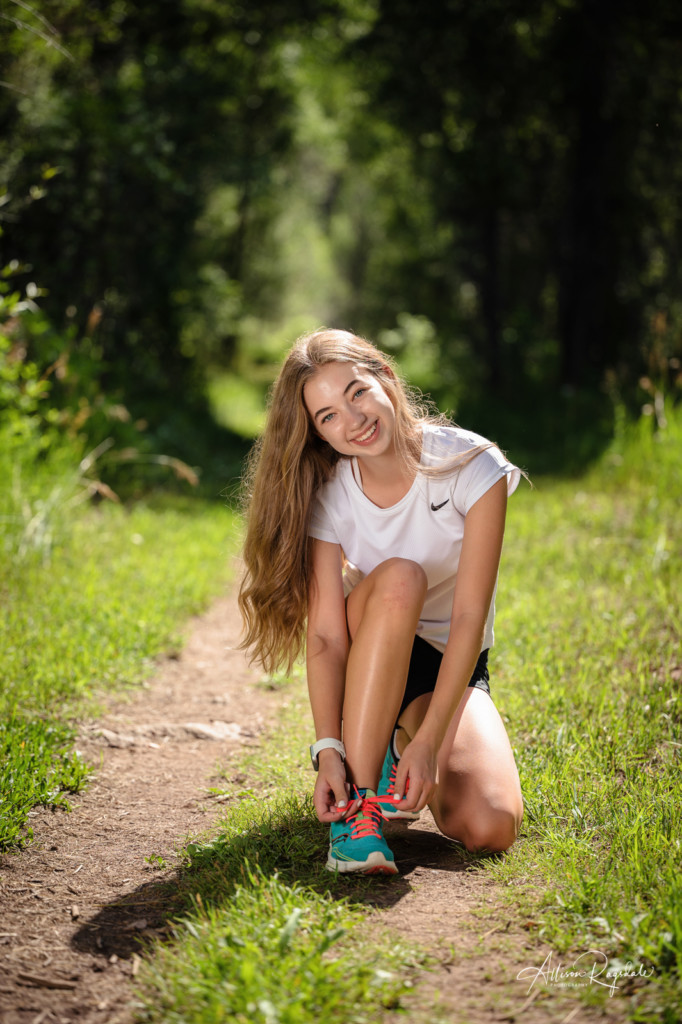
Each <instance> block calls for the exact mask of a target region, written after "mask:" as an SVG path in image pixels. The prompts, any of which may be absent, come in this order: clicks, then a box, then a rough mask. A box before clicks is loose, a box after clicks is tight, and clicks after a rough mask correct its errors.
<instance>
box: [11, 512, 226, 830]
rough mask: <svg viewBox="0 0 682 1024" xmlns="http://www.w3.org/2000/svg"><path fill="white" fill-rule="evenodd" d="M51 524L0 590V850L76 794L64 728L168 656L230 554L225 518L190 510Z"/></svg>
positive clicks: (77, 775) (98, 515) (80, 773)
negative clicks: (35, 817) (43, 541)
mask: <svg viewBox="0 0 682 1024" xmlns="http://www.w3.org/2000/svg"><path fill="white" fill-rule="evenodd" d="M53 518H54V519H55V522H54V523H52V524H51V531H52V535H53V537H54V539H53V540H52V542H51V544H50V546H49V549H48V550H45V548H44V547H43V546H42V545H41V546H40V547H39V548H37V549H29V550H28V551H27V553H26V554H25V555H24V556H23V557H14V558H13V559H12V560H11V561H10V562H9V563H8V564H7V568H6V571H5V574H4V576H3V578H2V580H0V600H1V601H2V604H3V607H4V613H3V616H2V618H1V619H0V653H1V660H0V722H1V723H2V725H0V749H1V751H2V768H1V769H0V772H1V774H0V781H2V788H1V790H0V794H1V795H0V849H8V848H11V847H13V846H16V845H18V844H21V843H22V842H25V841H26V840H27V839H29V838H30V836H31V831H30V829H26V828H25V825H26V822H27V816H28V814H29V812H30V810H31V808H32V807H33V806H35V805H37V804H42V805H46V806H57V805H59V804H61V805H64V804H65V800H64V797H63V793H64V791H67V792H77V791H78V790H79V789H80V788H82V786H83V785H84V784H85V782H86V780H87V776H88V770H87V768H86V767H85V765H84V764H83V763H82V761H81V759H80V757H79V755H78V753H77V752H76V751H74V750H73V749H72V747H73V738H74V729H73V724H72V723H73V721H74V719H75V718H76V717H77V716H83V715H87V714H93V713H94V712H95V711H96V709H97V702H98V700H99V699H100V698H101V697H102V696H103V695H104V694H105V693H109V692H112V691H118V692H121V691H122V690H124V689H125V688H127V687H130V686H132V685H134V684H137V683H140V682H141V681H142V680H143V679H144V678H145V676H147V675H149V673H150V671H151V668H152V661H153V659H154V658H155V657H156V656H157V655H158V654H159V653H161V652H162V651H168V650H170V649H172V648H174V647H175V648H177V647H178V646H179V644H180V643H181V628H182V625H183V624H184V622H185V620H186V619H187V618H188V617H189V616H190V615H191V614H193V613H195V612H197V611H199V610H200V608H202V607H203V606H204V605H205V604H206V602H207V601H208V600H209V599H210V598H211V597H212V596H214V595H215V594H216V593H217V592H218V591H219V590H220V588H221V587H223V586H224V585H225V583H226V581H227V579H228V577H229V575H230V564H229V559H230V555H231V554H232V553H233V552H234V551H235V549H236V537H237V524H236V522H235V519H234V517H233V515H232V513H230V512H229V511H228V510H227V509H226V508H224V507H223V506H221V505H219V504H210V503H207V502H201V501H197V500H194V501H193V500H191V499H187V500H184V499H177V498H176V499H166V500H165V501H159V502H157V503H156V504H154V505H151V504H147V505H145V504H137V505H135V506H134V507H132V508H130V509H125V508H123V507H121V506H117V505H112V504H109V503H107V504H102V505H100V506H99V507H97V508H91V509H89V510H88V511H84V510H82V509H80V510H78V511H77V512H76V513H74V514H72V515H71V518H70V519H68V520H64V519H59V518H58V517H57V516H56V515H55V516H54V517H53ZM10 539H11V538H10Z"/></svg>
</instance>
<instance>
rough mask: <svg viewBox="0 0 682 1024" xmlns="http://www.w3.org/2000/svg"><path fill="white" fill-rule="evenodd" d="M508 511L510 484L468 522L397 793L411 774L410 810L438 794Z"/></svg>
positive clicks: (494, 491) (487, 497)
mask: <svg viewBox="0 0 682 1024" xmlns="http://www.w3.org/2000/svg"><path fill="white" fill-rule="evenodd" d="M506 509H507V481H506V479H502V480H498V481H497V482H496V483H495V484H493V486H492V487H491V488H490V489H489V490H488V491H486V493H485V494H483V495H482V496H481V497H480V498H479V499H478V501H477V502H476V503H475V504H474V505H473V506H472V508H471V509H470V510H469V512H468V513H467V516H466V519H465V523H464V538H463V541H462V551H461V555H460V560H459V567H458V570H457V583H456V585H455V593H454V598H453V603H452V616H451V619H450V634H449V637H448V642H447V645H446V647H445V653H444V655H443V661H442V663H441V667H440V671H439V673H438V680H437V682H436V688H435V690H434V693H433V697H432V698H431V703H430V705H429V709H428V711H427V713H426V715H425V716H424V721H423V722H422V724H421V726H420V727H419V729H418V730H417V732H416V734H415V736H414V737H413V739H412V742H411V743H410V744H409V746H408V747H406V749H405V752H404V755H403V758H402V759H401V761H400V767H399V770H398V774H397V777H396V792H397V793H402V787H403V785H404V782H405V778H406V777H407V775H408V774H409V777H410V791H409V795H408V798H407V802H406V805H405V806H406V807H407V806H408V805H409V807H410V809H411V808H412V806H413V805H414V806H415V807H419V808H421V807H423V806H425V805H426V803H427V802H428V800H429V799H430V798H431V796H432V794H433V790H434V787H435V783H436V759H437V757H438V751H439V750H440V747H441V744H442V742H443V739H444V737H445V733H446V732H447V729H448V727H449V725H450V722H451V721H452V718H453V716H454V714H455V712H456V710H457V708H458V706H459V703H460V701H461V699H462V697H463V695H464V693H465V691H466V688H467V686H468V684H469V680H470V679H471V674H472V672H473V670H474V665H475V664H476V660H477V658H478V656H479V654H480V652H481V644H482V642H483V636H484V633H485V624H486V620H487V618H488V611H489V609H490V602H491V600H492V596H493V591H494V589H495V581H496V579H497V571H498V568H499V564H500V554H501V552H502V539H503V536H504V523H505V515H506Z"/></svg>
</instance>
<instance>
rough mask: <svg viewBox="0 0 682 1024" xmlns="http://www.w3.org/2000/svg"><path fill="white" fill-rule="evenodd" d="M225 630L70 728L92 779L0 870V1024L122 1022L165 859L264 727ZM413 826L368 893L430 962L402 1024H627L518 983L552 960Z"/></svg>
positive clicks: (206, 619) (249, 674)
mask: <svg viewBox="0 0 682 1024" xmlns="http://www.w3.org/2000/svg"><path fill="white" fill-rule="evenodd" d="M238 632H239V626H238V622H237V615H236V609H235V603H234V601H233V600H232V599H230V598H223V599H222V600H220V601H218V602H217V603H216V604H215V605H214V606H213V607H212V608H211V609H210V611H209V612H208V613H207V614H206V615H204V616H203V617H201V618H200V619H197V620H196V621H195V622H194V623H193V624H192V629H191V633H190V636H189V641H188V644H187V646H186V647H185V648H184V650H183V652H182V654H181V655H180V657H179V658H175V659H167V660H164V661H162V662H161V664H160V666H159V669H158V672H157V673H156V675H155V676H154V678H153V679H152V680H151V682H150V684H149V686H148V687H146V688H144V689H143V690H142V691H140V692H139V693H138V694H136V695H135V697H134V698H133V699H132V700H130V701H129V702H127V703H125V704H117V705H116V706H113V707H112V708H111V710H110V712H109V714H108V715H107V716H106V718H105V719H102V720H101V721H100V722H99V723H98V724H97V728H96V729H95V728H92V727H91V728H89V729H87V730H86V731H84V733H83V735H82V738H81V742H80V743H79V747H80V749H81V750H82V751H83V753H84V755H85V757H86V759H88V760H90V761H92V762H94V763H95V764H99V763H100V759H101V767H100V769H99V770H98V771H97V774H96V776H95V779H94V781H93V783H92V785H91V786H90V788H89V790H88V791H87V792H86V793H85V794H84V795H83V796H81V797H78V798H76V799H75V801H74V804H75V806H74V810H73V812H72V813H71V814H64V813H62V812H57V813H51V812H48V811H38V812H35V813H34V814H33V816H32V819H31V824H32V827H33V829H34V832H35V841H34V843H33V844H32V845H31V846H30V847H29V848H28V849H27V850H26V851H24V852H23V853H22V854H21V855H19V856H11V857H10V856H5V857H3V858H2V859H1V860H0V968H1V971H2V973H1V975H0V1022H2V1024H29V1022H30V1024H51V1022H56V1021H59V1022H62V1024H66V1022H72V1021H73V1022H79V1024H104V1022H107V1024H130V1022H131V1021H132V1019H133V1006H132V984H131V981H132V979H133V977H134V975H135V973H136V970H137V966H138V964H139V954H138V952H137V951H138V950H139V949H140V943H139V938H140V936H145V937H148V938H154V937H156V936H163V934H164V930H165V926H166V920H167V915H168V911H169V908H170V907H171V905H172V896H173V878H174V868H173V865H174V863H175V860H176V850H177V848H178V847H180V846H181V845H182V844H183V842H184V841H185V840H186V838H187V837H188V836H196V835H198V834H201V833H203V832H205V831H206V830H208V829H209V827H210V825H211V822H212V820H213V818H214V817H215V816H216V813H217V809H216V806H215V804H214V803H213V802H212V800H211V797H210V795H209V794H208V792H207V789H208V787H209V786H210V785H211V784H212V782H211V780H212V779H215V776H216V772H217V766H218V764H220V765H221V767H222V768H225V766H226V765H227V767H228V770H229V763H230V758H231V757H233V756H234V755H235V753H237V752H238V751H239V750H240V749H241V748H242V747H243V746H244V745H245V744H246V745H257V744H259V743H260V739H259V737H261V735H262V734H263V733H264V731H265V730H266V729H267V728H268V726H269V724H270V723H271V722H272V721H273V720H274V717H275V712H276V702H277V699H278V698H277V694H276V693H275V694H273V693H269V692H268V691H267V690H265V689H264V688H262V687H256V686H254V682H255V681H256V679H257V674H256V673H254V672H253V671H251V670H249V669H248V667H247V666H246V663H245V661H244V658H243V657H242V655H240V654H239V653H237V652H235V651H233V650H230V649H229V648H230V646H231V645H233V644H234V643H235V641H236V638H237V636H238ZM302 756H303V754H302ZM422 819H423V820H421V821H419V822H415V823H413V824H411V825H410V826H409V828H405V827H404V826H401V825H398V824H391V825H390V826H389V827H388V830H387V831H388V832H389V833H390V842H391V845H392V847H393V849H394V852H395V855H396V861H397V862H398V863H399V865H400V868H401V875H400V877H399V878H398V879H396V880H395V883H393V885H392V887H389V886H388V885H387V883H385V882H383V883H382V885H381V888H380V889H378V890H377V893H376V895H377V899H376V900H374V901H373V902H374V909H372V910H371V911H370V922H369V923H370V926H371V923H372V921H376V922H378V924H380V925H382V926H386V925H388V926H389V927H390V928H394V929H395V930H396V932H398V933H400V934H401V935H402V936H403V937H405V938H407V939H408V940H411V941H414V942H418V943H420V944H422V945H426V946H428V947H435V948H437V949H438V950H440V951H441V955H440V962H439V965H438V966H437V967H436V968H434V970H433V971H430V972H428V973H427V974H426V975H425V976H424V978H423V980H422V981H420V984H419V985H418V986H417V987H416V988H415V991H414V995H413V996H411V997H410V998H409V1000H408V1001H409V1002H410V1004H411V1007H412V1012H411V1013H410V1014H408V1019H409V1018H410V1017H413V1018H415V1017H419V1018H421V1019H422V1020H428V1019H430V1013H431V1011H432V1009H433V1006H434V1003H435V1002H436V1001H438V1002H440V1003H441V1004H442V1005H444V1006H445V1007H446V1008H447V1009H448V1011H450V1013H451V1019H452V1020H453V1021H456V1022H465V1021H472V1022H492V1021H514V1020H523V1021H528V1022H530V1024H536V1022H537V1024H544V1022H546V1021H551V1022H555V1021H556V1022H557V1024H587V1022H591V1021H597V1020H599V1021H601V1022H616V1021H622V1020H624V1019H625V1013H624V1006H623V1002H622V1000H621V999H613V1000H609V1003H608V1005H607V1007H606V1011H604V1010H603V1009H602V1010H596V1009H585V1008H583V1007H582V1005H581V1004H580V1003H579V1002H577V1001H576V998H575V994H571V991H570V990H569V989H565V988H561V987H559V986H558V985H557V984H548V983H545V982H543V980H542V978H539V979H538V981H537V983H536V984H535V985H534V986H533V988H532V989H531V990H530V991H529V981H528V980H526V981H519V980H517V974H518V973H519V971H520V970H521V969H523V968H529V967H531V968H532V967H537V968H539V967H540V966H541V965H542V963H543V960H544V959H545V957H546V956H548V955H550V956H553V960H552V962H551V965H550V966H551V967H556V966H557V964H558V962H559V959H558V957H557V956H556V954H553V953H552V950H550V949H549V948H545V947H543V945H542V943H541V942H538V940H537V939H536V938H535V937H534V936H533V935H532V934H530V933H529V932H528V931H526V930H524V927H523V925H524V923H525V924H527V922H518V921H512V920H511V919H510V912H509V910H506V909H504V905H503V904H501V902H500V900H499V897H498V893H497V891H496V888H495V886H494V884H493V883H492V882H491V881H490V880H489V879H487V878H486V876H485V874H484V873H482V872H478V871H476V870H471V869H470V868H468V867H467V865H465V864H462V863H460V862H458V861H457V859H456V858H453V852H452V846H451V844H449V843H447V842H446V841H445V840H443V839H442V838H441V837H440V836H439V835H438V834H437V833H436V831H435V826H434V825H433V821H432V820H431V819H430V816H429V815H428V813H427V814H425V815H423V816H422ZM162 861H163V862H165V866H161V864H162ZM396 883H397V884H396ZM450 948H451V949H452V950H453V953H452V955H451V956H450V955H443V952H444V951H446V950H448V949H450ZM563 961H564V964H565V963H566V958H565V957H564V958H563ZM449 1015H450V1014H449ZM383 1019H384V1021H385V1022H386V1024H389V1022H391V1024H392V1022H393V1015H392V1014H391V1013H386V1014H385V1016H384V1018H383ZM398 1019H399V1018H398V1017H397V1016H396V1017H395V1020H396V1021H397V1020H398ZM400 1019H402V1020H403V1021H404V1020H405V1017H404V1016H403V1017H401V1018H400ZM339 1024H343V1022H339Z"/></svg>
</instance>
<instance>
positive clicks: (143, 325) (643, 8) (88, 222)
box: [0, 0, 682, 496]
mask: <svg viewBox="0 0 682 1024" xmlns="http://www.w3.org/2000/svg"><path fill="white" fill-rule="evenodd" d="M0 33H1V37H0V38H1V47H2V72H1V75H0V78H1V79H2V81H1V82H0V134H1V139H2V143H1V145H2V149H1V151H0V189H1V192H2V197H1V202H2V206H0V217H1V221H0V224H1V227H2V237H1V238H0V245H1V247H2V253H1V256H0V267H2V268H3V269H2V272H1V273H2V278H1V281H2V290H3V294H2V320H3V323H4V327H3V341H2V342H1V344H0V388H1V389H2V390H0V420H1V422H2V428H1V429H2V431H3V435H2V439H3V445H4V447H5V450H6V451H9V450H10V448H12V446H14V451H15V455H16V452H17V451H18V448H17V444H18V441H17V438H22V439H23V440H22V444H23V445H24V448H25V447H26V445H28V446H29V448H30V446H31V445H33V448H32V452H33V454H34V455H35V454H36V453H38V454H40V455H41V457H45V454H46V452H47V451H48V449H50V448H55V447H58V446H60V445H64V444H69V445H71V446H72V447H73V449H74V450H78V451H79V452H80V455H81V456H82V455H83V454H84V453H86V452H87V453H93V452H94V455H93V456H92V458H91V461H90V463H88V464H87V465H86V468H85V470H84V472H85V473H86V475H88V474H89V477H90V478H91V480H92V486H91V490H93V491H94V492H96V493H99V494H100V495H102V494H106V491H107V488H110V489H111V490H112V491H113V492H114V493H117V494H122V495H123V496H128V495H131V494H134V493H136V492H137V491H139V490H140V489H143V488H145V487H147V486H149V485H150V483H151V484H154V483H155V482H157V481H160V480H162V479H165V477H167V476H168V473H169V471H173V470H174V471H175V475H176V476H177V477H178V478H179V480H180V483H179V486H189V481H191V480H192V478H193V473H194V472H195V471H197V472H199V471H200V479H201V487H202V488H203V489H204V491H205V492H206V493H209V494H218V493H219V492H220V490H221V488H222V487H224V486H225V484H226V483H227V482H228V481H229V480H230V479H231V478H233V477H234V476H235V475H236V474H237V473H238V472H239V465H240V460H241V458H242V456H243V454H244V452H245V450H246V448H247V447H248V443H249V440H250V439H251V438H252V437H253V436H254V435H255V434H256V433H257V431H258V430H259V428H260V427H261V425H262V422H263V407H264V402H265V396H266V392H267V387H268V385H269V383H270V382H271V381H272V379H273V376H274V374H275V372H276V368H277V364H278V362H279V360H280V359H281V357H282V354H283V352H284V351H285V350H286V348H287V347H288V346H289V345H290V344H291V342H292V341H293V340H294V339H295V338H296V337H297V336H298V335H299V334H301V333H303V332H304V331H306V330H310V329H313V328H315V327H318V326H320V325H323V324H324V325H328V326H340V327H345V328H349V329H352V330H354V331H356V332H358V333H361V334H365V335H367V336H369V337H371V338H372V339H374V340H375V341H377V342H378V343H379V344H380V345H382V346H384V347H385V348H386V349H387V350H389V351H390V352H391V353H393V354H394V355H395V356H396V357H397V358H398V360H399V362H400V364H401V366H402V367H403V369H404V371H405V373H406V374H407V376H408V378H409V379H410V380H411V381H412V382H413V383H415V384H416V385H418V386H419V387H421V388H422V389H424V390H425V391H426V392H427V393H429V394H430V395H431V396H432V398H433V399H434V400H435V401H436V402H437V403H438V404H439V405H440V406H441V408H443V409H444V410H446V411H449V412H450V413H452V414H453V416H454V417H455V419H456V420H457V421H458V422H460V423H462V424H463V425H465V426H468V427H471V428H473V429H476V430H479V431H480V432H482V433H484V434H487V435H488V436H491V437H493V438H494V439H496V440H498V442H499V443H500V444H501V445H502V446H503V447H504V448H505V449H507V450H508V451H510V454H511V455H512V456H513V457H514V458H515V459H516V460H517V461H518V462H520V463H521V464H523V465H524V466H525V467H526V468H527V469H528V470H529V471H530V472H531V474H533V473H542V472H554V473H567V472H568V473H570V472H575V471H578V470H580V469H582V468H584V467H585V465H586V464H588V463H589V462H590V460H592V459H594V457H595V456H596V455H598V454H599V452H600V451H601V450H602V449H603V447H604V446H605V444H606V443H607V442H608V441H609V439H610V438H611V436H612V434H613V430H614V423H616V422H617V421H618V420H619V418H621V419H622V418H623V417H631V418H634V417H639V416H641V415H644V416H645V417H649V419H650V421H651V428H652V430H654V431H655V430H657V429H659V428H660V427H661V426H662V425H663V424H664V423H665V417H666V415H667V413H666V409H667V408H668V407H669V406H670V404H671V403H674V401H675V399H676V398H677V397H679V394H680V357H681V354H682V341H681V336H682V293H681V288H680V246H681V243H682V159H681V158H680V145H681V143H682V103H681V99H682V70H681V69H682V9H681V8H680V6H679V4H678V3H676V2H674V0H650V2H649V3H647V4H646V5H643V4H640V3H636V2H635V0H535V2H531V0H524V2H521V0H475V2H474V3H472V2H471V0H466V2H465V0H430V2H429V3H428V4H416V3H414V2H411V0H409V2H408V0H321V2H315V0H267V2H263V3H258V4H255V3H249V2H246V0H244V2H243V3H239V2H233V0H164V2H163V3H142V2H133V0H112V2H107V3H93V2H85V0H32V2H28V0H26V2H24V0H6V2H5V3H4V5H3V10H2V13H1V14H0ZM164 475H165V476H164Z"/></svg>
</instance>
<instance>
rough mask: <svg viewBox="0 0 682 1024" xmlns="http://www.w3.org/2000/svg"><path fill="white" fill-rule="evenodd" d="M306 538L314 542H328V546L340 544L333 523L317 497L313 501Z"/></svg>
mask: <svg viewBox="0 0 682 1024" xmlns="http://www.w3.org/2000/svg"><path fill="white" fill-rule="evenodd" d="M308 536H309V537H313V538H314V539H315V540H326V541H329V543H330V544H339V543H340V541H339V538H338V535H337V531H336V529H335V526H334V522H333V520H332V518H331V516H330V515H329V512H328V511H327V509H326V507H325V505H324V503H323V502H322V500H321V498H320V496H319V495H315V498H314V499H313V510H312V514H311V516H310V526H309V527H308Z"/></svg>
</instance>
